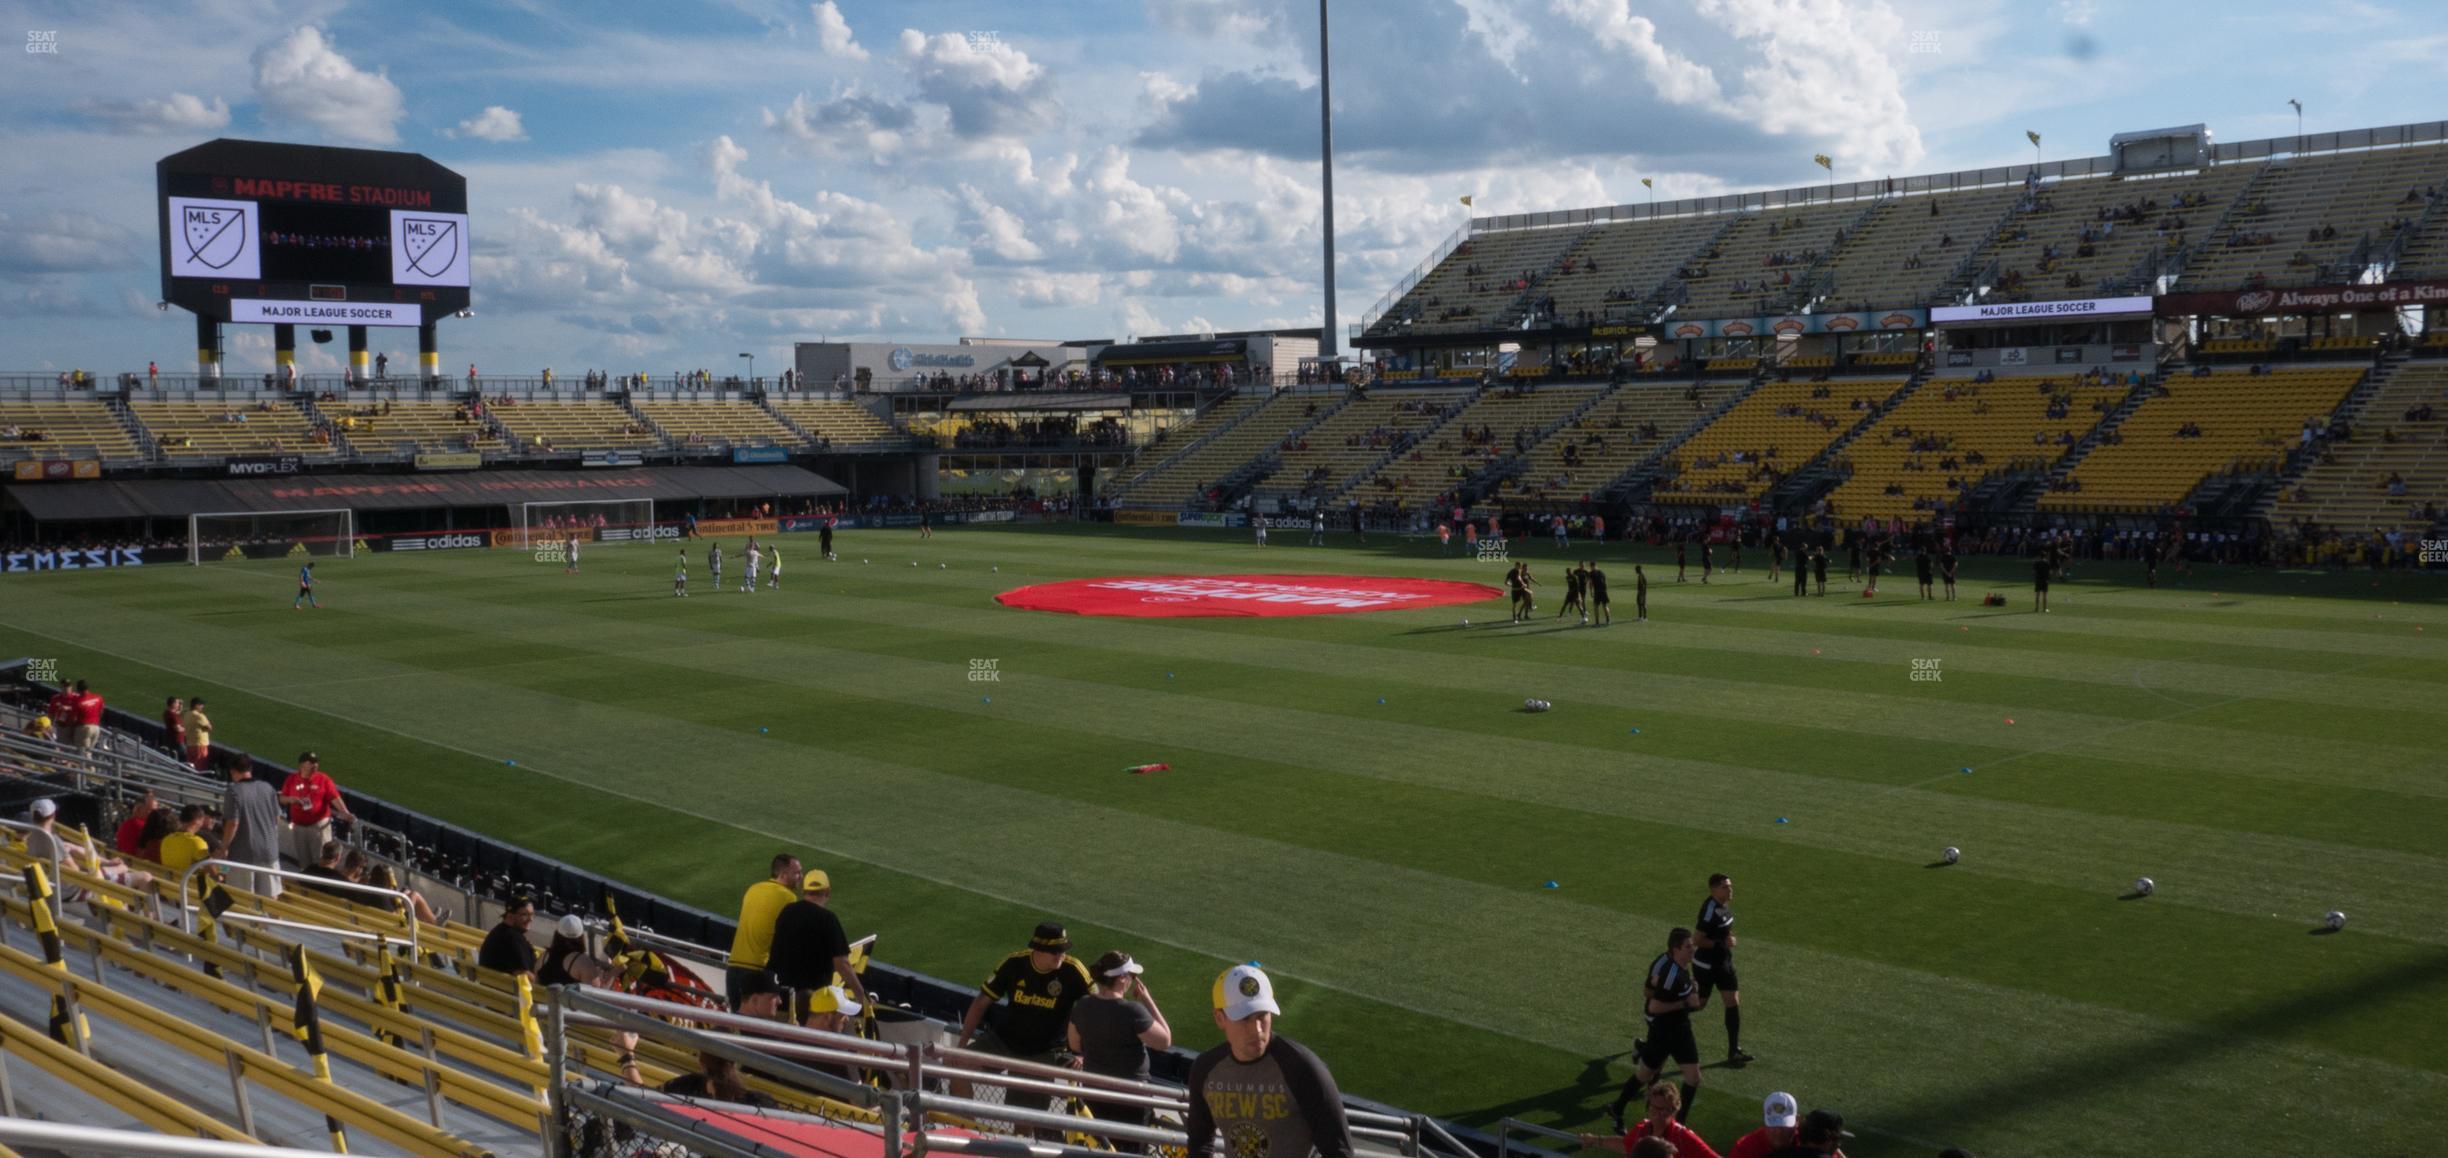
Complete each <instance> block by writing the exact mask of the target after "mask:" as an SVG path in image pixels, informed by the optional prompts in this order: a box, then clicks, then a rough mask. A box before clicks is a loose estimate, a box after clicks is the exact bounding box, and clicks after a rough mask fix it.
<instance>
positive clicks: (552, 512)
mask: <svg viewBox="0 0 2448 1158" xmlns="http://www.w3.org/2000/svg"><path fill="white" fill-rule="evenodd" d="M518 535H519V538H518V543H519V546H521V547H536V546H543V545H545V544H550V543H559V542H561V541H562V540H564V539H567V538H569V537H570V536H571V535H576V536H578V540H579V542H581V543H585V544H590V545H591V544H596V543H628V542H635V541H638V540H641V539H654V538H678V537H679V531H678V529H677V528H674V529H672V530H670V531H669V532H668V533H666V532H664V531H660V530H658V529H657V528H656V527H655V521H654V500H653V499H613V500H609V501H597V502H560V503H520V504H519V507H518Z"/></svg>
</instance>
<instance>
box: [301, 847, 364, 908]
mask: <svg viewBox="0 0 2448 1158" xmlns="http://www.w3.org/2000/svg"><path fill="white" fill-rule="evenodd" d="M347 851H348V846H347V845H345V844H342V843H340V842H339V841H336V840H327V841H324V842H323V848H322V850H321V851H320V852H319V853H318V854H317V855H316V856H315V859H314V863H312V864H309V865H307V866H306V869H305V872H306V875H307V876H310V877H313V878H314V880H312V881H309V882H307V883H306V885H305V886H304V887H305V888H309V889H313V890H314V891H316V892H318V893H322V894H323V895H324V896H327V897H331V898H333V899H335V900H342V901H371V900H373V899H374V896H373V894H371V893H361V892H358V891H356V890H355V889H335V888H331V887H328V886H326V885H324V884H323V883H322V882H324V881H346V880H348V874H347V873H345V872H342V871H341V869H340V858H341V856H342V854H344V853H346V852H347Z"/></svg>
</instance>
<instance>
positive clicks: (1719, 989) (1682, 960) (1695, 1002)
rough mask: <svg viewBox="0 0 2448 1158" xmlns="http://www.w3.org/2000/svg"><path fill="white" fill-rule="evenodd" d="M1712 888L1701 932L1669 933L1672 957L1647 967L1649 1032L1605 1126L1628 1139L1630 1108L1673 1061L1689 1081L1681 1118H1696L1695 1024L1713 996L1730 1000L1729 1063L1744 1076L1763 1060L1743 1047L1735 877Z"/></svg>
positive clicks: (1644, 992) (1720, 876)
mask: <svg viewBox="0 0 2448 1158" xmlns="http://www.w3.org/2000/svg"><path fill="white" fill-rule="evenodd" d="M1708 884H1709V891H1708V898H1707V899H1706V900H1703V901H1701V902H1700V919H1699V920H1698V921H1697V922H1696V924H1697V926H1698V927H1697V928H1693V929H1685V928H1680V927H1678V928H1676V929H1675V930H1673V931H1672V932H1669V933H1667V934H1666V951H1665V952H1663V953H1660V954H1658V956H1657V959H1656V960H1654V961H1651V962H1650V963H1649V975H1648V977H1647V978H1646V979H1645V980H1644V981H1643V982H1642V984H1641V998H1642V1003H1641V1012H1642V1016H1643V1018H1644V1020H1645V1021H1646V1022H1647V1028H1646V1032H1645V1034H1644V1036H1643V1037H1642V1038H1641V1039H1640V1040H1639V1041H1636V1042H1634V1043H1633V1044H1632V1055H1633V1069H1632V1078H1631V1080H1630V1081H1627V1082H1625V1083H1624V1087H1623V1092H1621V1093H1619V1094H1617V1095H1615V1104H1614V1105H1612V1106H1609V1107H1607V1121H1608V1122H1609V1123H1610V1124H1612V1125H1613V1126H1614V1127H1615V1132H1616V1133H1617V1134H1621V1133H1623V1128H1624V1120H1623V1115H1624V1107H1625V1106H1627V1105H1630V1104H1631V1103H1632V1102H1633V1101H1634V1100H1636V1099H1638V1098H1639V1097H1641V1092H1642V1091H1643V1090H1646V1089H1648V1088H1649V1083H1651V1082H1654V1081H1656V1080H1657V1078H1658V1075H1659V1074H1660V1073H1662V1072H1664V1070H1665V1068H1666V1059H1668V1058H1673V1059H1674V1063H1675V1069H1676V1070H1677V1071H1678V1072H1677V1075H1676V1076H1678V1077H1680V1078H1681V1079H1682V1081H1683V1104H1682V1106H1681V1108H1680V1109H1678V1110H1677V1111H1676V1115H1675V1116H1676V1117H1677V1119H1679V1120H1687V1119H1689V1118H1690V1117H1691V1107H1692V1102H1693V1101H1695V1100H1696V1099H1698V1098H1699V1096H1700V1072H1701V1071H1700V1041H1699V1038H1698V1037H1697V1036H1696V1035H1695V1034H1694V1033H1693V1032H1692V1023H1691V1018H1692V1014H1694V1013H1696V1012H1698V1011H1699V1010H1701V1009H1703V1008H1706V1007H1707V1005H1708V1000H1709V995H1710V994H1711V993H1712V992H1715V993H1723V994H1724V995H1725V1031H1726V1061H1725V1064H1726V1065H1727V1066H1728V1067H1730V1068H1733V1069H1741V1068H1742V1067H1744V1066H1747V1065H1749V1064H1751V1063H1752V1062H1754V1061H1757V1060H1759V1059H1758V1058H1755V1057H1753V1056H1751V1055H1750V1054H1749V1053H1746V1052H1744V1050H1743V1047H1742V993H1741V989H1742V983H1741V981H1740V980H1739V979H1738V978H1737V977H1736V976H1735V973H1734V878H1732V877H1730V876H1727V875H1726V874H1724V873H1716V874H1714V875H1712V876H1710V877H1709V882H1708Z"/></svg>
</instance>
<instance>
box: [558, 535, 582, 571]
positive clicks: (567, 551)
mask: <svg viewBox="0 0 2448 1158" xmlns="http://www.w3.org/2000/svg"><path fill="white" fill-rule="evenodd" d="M561 558H562V560H563V561H564V564H565V565H564V566H563V567H562V568H561V570H562V571H563V573H565V574H570V575H575V574H577V573H578V536H576V535H571V536H570V537H569V545H568V546H567V547H564V548H563V549H562V554H561Z"/></svg>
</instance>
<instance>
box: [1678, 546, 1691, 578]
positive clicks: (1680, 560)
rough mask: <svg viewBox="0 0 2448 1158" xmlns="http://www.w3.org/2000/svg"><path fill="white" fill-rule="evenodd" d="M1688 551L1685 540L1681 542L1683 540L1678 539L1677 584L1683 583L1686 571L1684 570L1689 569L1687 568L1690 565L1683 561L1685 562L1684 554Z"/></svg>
mask: <svg viewBox="0 0 2448 1158" xmlns="http://www.w3.org/2000/svg"><path fill="white" fill-rule="evenodd" d="M1686 549H1687V548H1686V546H1685V544H1684V542H1683V540H1681V539H1677V540H1675V582H1677V583H1681V582H1682V581H1683V571H1684V568H1685V567H1687V566H1689V564H1687V563H1685V562H1684V561H1683V560H1684V554H1683V552H1684V551H1685V550H1686Z"/></svg>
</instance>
